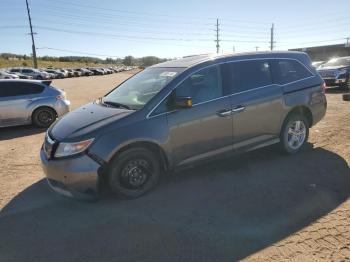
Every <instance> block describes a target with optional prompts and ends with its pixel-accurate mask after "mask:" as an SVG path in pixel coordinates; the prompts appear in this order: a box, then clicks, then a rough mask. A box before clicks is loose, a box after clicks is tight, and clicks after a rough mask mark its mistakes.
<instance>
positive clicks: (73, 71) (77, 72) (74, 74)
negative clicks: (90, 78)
mask: <svg viewBox="0 0 350 262" xmlns="http://www.w3.org/2000/svg"><path fill="white" fill-rule="evenodd" d="M69 70H71V71H72V73H73V76H74V77H79V76H81V75H82V73H81V72H80V71H78V70H76V69H69Z"/></svg>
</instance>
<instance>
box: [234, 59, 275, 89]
mask: <svg viewBox="0 0 350 262" xmlns="http://www.w3.org/2000/svg"><path fill="white" fill-rule="evenodd" d="M230 67H231V68H230V71H229V77H230V78H231V82H232V86H233V93H238V92H243V91H248V90H251V89H254V88H257V87H262V86H267V85H271V84H272V78H271V71H270V64H269V62H268V61H264V60H256V61H242V62H234V63H231V65H230Z"/></svg>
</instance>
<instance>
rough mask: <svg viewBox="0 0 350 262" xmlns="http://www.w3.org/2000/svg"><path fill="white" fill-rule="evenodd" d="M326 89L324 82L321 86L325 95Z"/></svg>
mask: <svg viewBox="0 0 350 262" xmlns="http://www.w3.org/2000/svg"><path fill="white" fill-rule="evenodd" d="M326 88H327V85H326V83H325V82H323V83H322V84H321V91H322V93H323V94H325V93H326Z"/></svg>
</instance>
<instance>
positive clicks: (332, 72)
mask: <svg viewBox="0 0 350 262" xmlns="http://www.w3.org/2000/svg"><path fill="white" fill-rule="evenodd" d="M319 73H320V75H321V76H322V77H335V75H336V74H335V70H325V71H319Z"/></svg>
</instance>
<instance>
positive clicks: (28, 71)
mask: <svg viewBox="0 0 350 262" xmlns="http://www.w3.org/2000/svg"><path fill="white" fill-rule="evenodd" d="M9 71H10V72H11V73H21V74H23V75H27V76H31V77H33V79H38V80H45V79H50V74H48V73H46V72H43V71H40V70H38V69H34V68H11V69H10V70H9Z"/></svg>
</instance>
